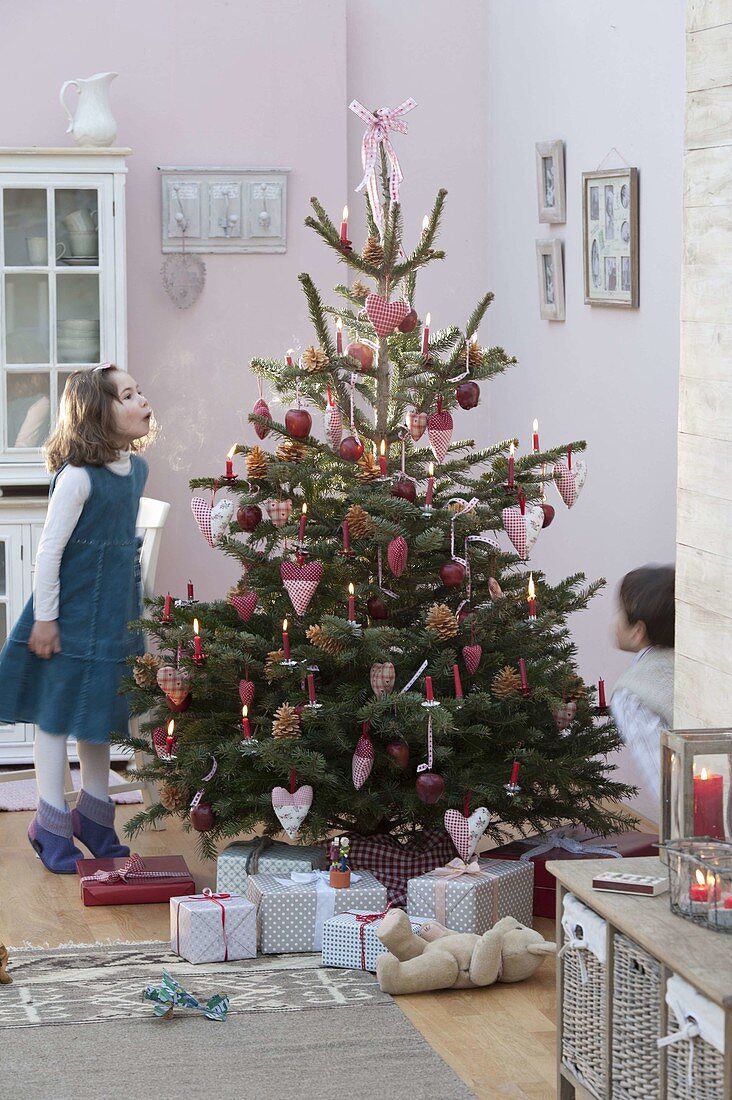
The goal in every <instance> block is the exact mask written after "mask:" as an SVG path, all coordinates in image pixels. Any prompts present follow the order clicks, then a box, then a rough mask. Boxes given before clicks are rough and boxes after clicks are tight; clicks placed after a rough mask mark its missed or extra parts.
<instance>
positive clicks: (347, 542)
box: [341, 519, 351, 554]
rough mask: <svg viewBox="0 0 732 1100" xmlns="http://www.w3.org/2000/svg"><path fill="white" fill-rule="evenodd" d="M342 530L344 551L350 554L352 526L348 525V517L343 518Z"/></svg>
mask: <svg viewBox="0 0 732 1100" xmlns="http://www.w3.org/2000/svg"><path fill="white" fill-rule="evenodd" d="M341 530H342V532H343V553H344V554H348V553H350V551H351V528H350V527H349V526H348V520H347V519H344V520H343V523H342V524H341Z"/></svg>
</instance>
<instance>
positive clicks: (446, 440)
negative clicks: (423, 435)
mask: <svg viewBox="0 0 732 1100" xmlns="http://www.w3.org/2000/svg"><path fill="white" fill-rule="evenodd" d="M452 429H453V421H452V416H451V415H450V413H449V412H447V411H446V410H444V409H443V408H442V401H441V399H439V398H438V401H437V412H433V413H432V415H431V416H429V417H428V419H427V436H428V438H429V441H430V447H431V448H432V453H433V454H434V456H435V458H436V459H437V461H438V462H444V461H445V456H446V454H447V451H448V448H449V446H450V440H451V439H452Z"/></svg>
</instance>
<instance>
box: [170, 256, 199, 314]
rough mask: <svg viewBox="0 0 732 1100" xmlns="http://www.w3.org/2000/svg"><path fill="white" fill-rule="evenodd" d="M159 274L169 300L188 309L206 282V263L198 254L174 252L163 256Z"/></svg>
mask: <svg viewBox="0 0 732 1100" xmlns="http://www.w3.org/2000/svg"><path fill="white" fill-rule="evenodd" d="M160 274H161V275H162V277H163V286H164V287H165V293H166V294H167V295H168V297H169V298H170V300H171V301H172V302H174V303H175V305H177V307H178V309H188V307H189V306H192V305H193V304H194V302H197V301H198V299H199V298H200V296H201V291H202V290H203V287H204V283H205V282H206V265H205V263H204V262H203V260H202V259H201V257H200V256H195V255H191V253H190V252H185V253H178V252H176V253H175V254H174V255H172V256H166V257H165V259H164V260H163V264H162V267H161V268H160Z"/></svg>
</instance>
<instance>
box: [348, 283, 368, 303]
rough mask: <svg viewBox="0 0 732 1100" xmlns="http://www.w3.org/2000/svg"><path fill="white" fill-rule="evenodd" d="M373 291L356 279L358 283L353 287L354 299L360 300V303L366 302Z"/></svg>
mask: <svg viewBox="0 0 732 1100" xmlns="http://www.w3.org/2000/svg"><path fill="white" fill-rule="evenodd" d="M370 293H371V291H370V290H369V288H368V287H367V286H366V284H365V283H362V282H361V280H360V279H356V282H355V283H354V284H353V286H352V287H351V294H352V295H353V297H354V298H358V299H359V301H362V302H365V301H366V299H367V297H368V296H369V294H370Z"/></svg>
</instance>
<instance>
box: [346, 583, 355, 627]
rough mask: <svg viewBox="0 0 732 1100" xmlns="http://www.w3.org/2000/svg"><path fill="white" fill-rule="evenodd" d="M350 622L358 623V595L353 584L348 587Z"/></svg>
mask: <svg viewBox="0 0 732 1100" xmlns="http://www.w3.org/2000/svg"><path fill="white" fill-rule="evenodd" d="M348 621H349V623H355V621H356V595H355V589H354V587H353V584H352V583H351V584H349V586H348Z"/></svg>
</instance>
